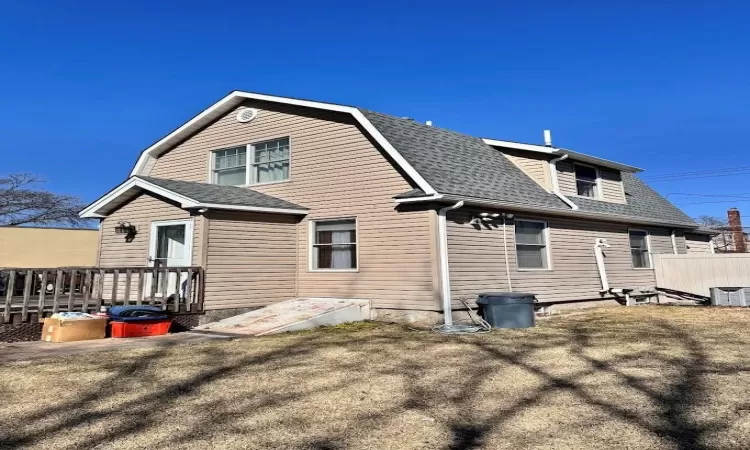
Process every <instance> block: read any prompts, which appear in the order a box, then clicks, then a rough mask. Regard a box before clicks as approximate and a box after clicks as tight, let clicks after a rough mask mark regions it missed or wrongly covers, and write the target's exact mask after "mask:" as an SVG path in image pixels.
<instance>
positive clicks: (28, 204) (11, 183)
mask: <svg viewBox="0 0 750 450" xmlns="http://www.w3.org/2000/svg"><path fill="white" fill-rule="evenodd" d="M42 182H43V180H42V179H40V178H39V177H37V176H35V175H33V174H30V173H15V174H10V175H8V176H7V177H4V178H0V226H17V225H67V226H74V227H75V226H82V225H84V224H86V223H87V221H86V220H84V219H81V218H80V217H78V211H80V210H81V209H83V204H82V203H81V201H80V200H79V199H78V198H76V197H72V196H69V195H59V194H54V193H52V192H49V191H47V190H44V189H42V188H39V187H36V186H34V185H35V184H39V183H42Z"/></svg>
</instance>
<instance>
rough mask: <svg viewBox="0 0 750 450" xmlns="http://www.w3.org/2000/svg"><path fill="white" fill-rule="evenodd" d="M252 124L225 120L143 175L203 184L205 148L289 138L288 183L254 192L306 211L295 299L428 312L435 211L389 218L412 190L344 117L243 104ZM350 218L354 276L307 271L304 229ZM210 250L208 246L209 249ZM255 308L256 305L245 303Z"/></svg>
mask: <svg viewBox="0 0 750 450" xmlns="http://www.w3.org/2000/svg"><path fill="white" fill-rule="evenodd" d="M245 106H252V107H255V108H258V109H259V110H260V111H259V114H258V117H257V118H256V119H255V120H253V121H252V122H250V123H246V124H241V123H238V122H237V121H236V120H235V118H234V117H235V115H236V112H230V113H228V114H227V115H226V116H224V117H223V118H221V119H219V120H218V121H216V122H215V123H213V124H212V125H209V126H208V127H206V128H205V129H204V130H202V131H201V132H199V133H197V134H196V135H194V136H193V137H191V138H190V139H188V140H186V141H185V142H183V143H182V144H180V145H178V146H177V147H176V148H175V149H173V150H172V151H170V152H168V153H166V154H164V155H163V156H161V157H160V158H159V159H158V160H157V161H156V163H155V164H154V166H153V170H152V171H151V173H150V175H151V176H154V177H164V178H174V179H182V180H189V181H201V182H205V181H207V179H208V173H209V155H210V151H211V150H215V149H220V148H226V147H230V146H235V145H244V144H248V143H254V142H261V141H265V140H270V139H276V138H281V137H286V136H289V137H290V139H291V167H290V180H289V181H287V182H281V183H276V184H266V185H261V186H254V187H252V188H253V189H254V190H257V191H260V192H263V193H266V194H269V195H273V196H276V197H279V198H282V199H284V200H288V201H291V202H293V203H296V204H298V205H301V206H304V207H306V208H308V209H309V214H308V215H307V217H305V218H304V220H302V221H301V222H300V223H299V224H298V226H297V228H298V229H297V235H298V240H297V249H298V255H299V256H298V259H297V283H298V295H299V296H300V297H313V296H316V297H344V298H364V299H370V300H372V301H373V306H375V307H379V308H404V309H432V310H434V309H436V308H437V306H438V305H439V300H438V299H436V297H435V292H436V291H435V286H434V283H433V268H432V260H433V259H434V251H435V247H434V245H432V243H431V233H432V232H433V228H432V224H430V218H431V216H432V215H434V212H430V211H417V212H401V213H399V212H397V211H396V204H395V202H394V200H393V196H395V195H397V194H399V193H403V192H407V191H409V190H411V189H412V188H413V187H412V186H411V185H410V184H409V183H408V182H407V181H406V180H405V179H404V178H403V176H401V175H400V174H399V172H398V171H397V170H396V169H395V168H394V167H393V166H392V164H391V163H390V162H389V161H388V160H387V159H386V157H385V156H383V153H382V152H381V150H380V149H379V148H377V147H375V145H374V144H373V143H372V141H371V140H370V139H368V138H367V137H366V136H365V135H364V134H363V131H362V130H361V129H359V128H358V126H357V125H356V124H355V123H354V122H353V119H351V117H349V116H347V115H344V114H330V113H324V112H319V111H317V112H311V111H310V110H305V109H302V108H298V107H291V106H283V105H271V104H267V103H261V102H247V103H246V104H245ZM343 217H356V218H357V224H358V230H359V236H358V241H359V263H360V267H359V270H358V271H357V272H351V273H341V272H338V273H334V272H311V271H309V270H308V247H309V236H308V221H309V220H311V219H336V218H343ZM209 246H210V244H209ZM248 302H251V303H252V302H255V300H248Z"/></svg>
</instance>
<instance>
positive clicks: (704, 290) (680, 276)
mask: <svg viewBox="0 0 750 450" xmlns="http://www.w3.org/2000/svg"><path fill="white" fill-rule="evenodd" d="M653 258H654V271H655V272H656V285H657V286H658V287H660V288H664V289H672V290H675V291H682V292H688V293H690V294H694V295H701V296H704V297H708V296H710V293H709V288H712V287H750V253H725V254H715V255H712V254H693V255H653Z"/></svg>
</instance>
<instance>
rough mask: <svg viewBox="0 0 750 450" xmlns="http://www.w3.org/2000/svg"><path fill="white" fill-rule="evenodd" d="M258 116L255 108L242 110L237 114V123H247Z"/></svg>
mask: <svg viewBox="0 0 750 450" xmlns="http://www.w3.org/2000/svg"><path fill="white" fill-rule="evenodd" d="M257 116H258V110H257V109H255V108H244V109H241V110H239V111H238V112H237V122H240V123H248V122H250V121H251V120H253V119H255V118H256V117H257Z"/></svg>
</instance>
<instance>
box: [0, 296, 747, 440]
mask: <svg viewBox="0 0 750 450" xmlns="http://www.w3.org/2000/svg"><path fill="white" fill-rule="evenodd" d="M749 330H750V310H739V309H711V308H696V307H666V306H661V307H660V306H649V307H634V308H624V307H621V308H614V309H609V308H608V309H600V310H593V311H590V312H586V313H584V314H575V315H573V314H571V315H562V316H558V317H553V318H551V319H547V320H543V321H541V323H540V324H539V326H538V327H536V328H533V329H528V330H497V331H494V332H492V333H490V334H485V335H475V336H460V337H458V336H450V337H449V336H441V335H436V334H434V333H431V332H426V331H414V330H410V329H408V328H406V327H402V326H397V325H384V324H370V323H365V324H355V325H347V326H341V327H333V328H327V329H322V330H317V331H311V332H300V333H293V334H286V335H277V336H269V337H264V338H250V339H238V340H232V341H220V342H209V343H200V344H191V345H177V346H173V347H167V348H159V349H143V350H127V351H113V352H107V353H97V354H87V355H79V356H70V357H64V358H59V359H55V360H37V361H32V362H17V363H8V364H4V365H0V380H2V381H1V382H0V447H2V448H40V449H41V448H44V449H49V448H54V449H56V450H57V449H83V448H102V449H104V448H107V449H109V448H127V449H130V448H133V449H135V448H139V449H140V448H149V449H154V448H185V449H206V448H220V449H231V448H257V449H268V448H310V449H339V448H340V449H343V448H367V449H411V448H425V449H468V448H507V449H518V448H539V449H559V448H575V449H583V448H585V449H599V448H606V449H608V450H609V449H620V448H628V449H652V448H675V449H688V448H690V449H693V448H695V449H701V448H722V449H741V448H745V449H746V448H750V440H748V439H749V438H748V437H749V436H750V356H749V355H748V349H750V347H749V346H748V344H750V332H748V331H749Z"/></svg>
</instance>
